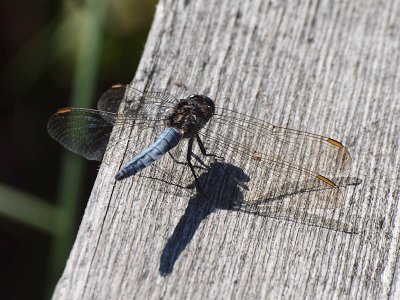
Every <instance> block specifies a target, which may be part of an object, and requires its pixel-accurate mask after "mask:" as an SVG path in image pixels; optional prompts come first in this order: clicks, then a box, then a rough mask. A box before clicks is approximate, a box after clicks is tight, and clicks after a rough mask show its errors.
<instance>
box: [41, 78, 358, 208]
mask: <svg viewBox="0 0 400 300" xmlns="http://www.w3.org/2000/svg"><path fill="white" fill-rule="evenodd" d="M123 100H124V101H123ZM47 130H48V133H49V134H50V136H51V137H52V138H53V139H55V140H56V141H57V142H59V143H60V144H61V145H62V146H64V147H65V148H66V149H68V150H70V151H72V152H74V153H76V154H78V155H81V156H83V157H84V158H86V159H88V160H96V161H103V162H105V160H106V158H105V153H106V150H107V149H110V150H109V151H113V149H114V148H118V147H119V146H121V145H123V147H125V148H124V149H125V150H126V156H127V157H128V159H129V161H128V162H127V163H126V164H125V165H124V166H123V167H122V168H121V169H120V170H119V171H118V172H117V173H116V174H115V180H117V181H120V180H124V179H126V178H128V177H130V176H135V175H136V174H138V175H143V177H146V176H148V177H147V178H153V179H160V180H166V181H170V180H172V179H175V178H176V179H177V181H181V182H186V181H187V182H190V181H191V182H193V178H194V181H195V182H196V185H197V186H198V188H199V189H200V190H201V189H202V188H201V186H200V185H204V183H203V182H201V183H200V182H199V180H198V178H199V177H200V176H202V175H204V174H205V173H207V172H208V171H209V170H210V166H211V165H213V163H214V162H216V161H219V162H222V163H220V164H218V165H219V166H221V165H224V164H225V165H226V166H234V167H235V169H239V170H241V171H242V172H243V173H244V174H246V178H248V179H247V182H239V181H240V180H238V179H237V178H234V180H236V181H237V182H236V183H237V186H238V187H239V189H238V190H240V198H241V199H242V200H243V202H244V203H249V204H251V205H256V206H257V205H269V206H271V207H273V206H274V205H275V206H279V207H280V206H282V205H285V206H287V207H289V208H290V207H298V208H302V209H307V208H310V207H313V208H316V209H321V208H322V209H329V208H337V207H340V206H341V205H342V204H343V195H342V193H341V191H340V189H339V187H338V185H337V184H336V183H335V182H334V180H333V179H330V177H329V176H333V177H334V176H336V175H337V174H339V173H340V172H343V171H344V170H346V169H347V168H348V167H349V165H350V164H351V157H350V154H349V151H348V150H347V149H346V147H345V146H344V145H343V144H342V143H340V142H339V141H337V140H335V139H333V138H329V137H325V136H322V135H317V134H313V133H308V132H305V131H299V130H295V129H289V128H285V127H280V126H275V125H273V124H271V123H268V122H266V121H265V120H263V119H259V118H255V117H252V116H248V115H246V114H242V113H240V112H237V111H235V110H232V109H230V108H227V107H217V106H216V105H215V103H214V101H213V100H212V99H211V98H209V97H208V96H205V95H198V94H193V95H189V96H188V97H186V98H183V99H178V98H176V97H174V96H173V95H171V94H169V93H165V92H151V91H145V92H142V91H140V90H138V89H135V88H134V87H133V86H132V85H114V86H112V87H111V88H110V89H109V90H108V91H106V92H105V93H104V94H103V95H102V96H101V98H100V99H99V101H98V103H97V109H86V108H72V107H66V108H61V109H59V110H58V111H57V112H56V113H55V114H53V115H52V116H51V117H50V119H49V121H48V125H47ZM124 130H125V131H126V130H131V135H132V136H133V138H121V136H124ZM140 137H141V138H142V140H145V141H147V140H148V139H149V137H152V138H153V139H154V140H155V141H154V143H153V144H151V145H150V146H147V145H145V144H144V143H143V142H140V141H139V140H140ZM112 159H113V158H111V160H112ZM226 170H227V172H226V174H224V175H220V176H219V177H218V178H212V179H211V181H209V184H210V185H212V187H213V188H215V187H217V186H222V185H223V182H224V180H227V178H229V177H230V178H232V176H233V177H234V175H233V174H231V173H232V172H229V168H228V167H227V169H226ZM146 172H147V173H146ZM219 174H221V172H219ZM331 178H332V177H331ZM232 190H237V189H232ZM310 193H316V195H314V196H312V195H308V194H310ZM305 194H307V195H308V196H306V195H305ZM286 196H287V197H286ZM285 198H288V199H290V201H283V200H282V199H285ZM282 203H285V204H282Z"/></svg>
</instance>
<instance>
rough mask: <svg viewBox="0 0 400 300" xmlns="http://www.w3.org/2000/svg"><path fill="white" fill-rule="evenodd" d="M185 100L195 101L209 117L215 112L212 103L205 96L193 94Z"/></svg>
mask: <svg viewBox="0 0 400 300" xmlns="http://www.w3.org/2000/svg"><path fill="white" fill-rule="evenodd" d="M186 100H192V101H196V102H197V103H198V104H199V105H200V107H202V108H204V109H205V110H206V111H207V114H209V115H210V116H212V115H213V114H214V112H215V104H214V101H213V100H212V99H211V98H209V97H207V96H204V95H196V94H193V95H190V96H189V97H187V99H186Z"/></svg>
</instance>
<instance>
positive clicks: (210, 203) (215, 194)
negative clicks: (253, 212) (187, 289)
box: [159, 162, 249, 276]
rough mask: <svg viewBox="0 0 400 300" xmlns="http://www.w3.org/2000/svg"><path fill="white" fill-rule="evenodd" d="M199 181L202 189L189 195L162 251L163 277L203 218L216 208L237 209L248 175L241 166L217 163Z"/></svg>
mask: <svg viewBox="0 0 400 300" xmlns="http://www.w3.org/2000/svg"><path fill="white" fill-rule="evenodd" d="M227 174H229V175H228V176H227ZM198 181H199V184H200V186H201V187H202V189H203V190H202V191H201V192H200V191H198V192H197V193H196V194H195V195H194V196H192V197H191V198H190V200H189V202H188V205H187V207H186V210H185V213H184V214H183V216H182V217H181V219H180V220H179V222H178V224H177V225H176V227H175V229H174V232H173V233H172V235H171V237H170V238H169V239H168V241H167V243H166V245H165V247H164V249H163V252H162V254H161V258H160V268H159V272H160V274H161V275H162V276H167V275H168V274H170V273H171V272H172V269H173V266H174V264H175V262H176V261H177V259H178V258H179V256H180V255H181V253H182V252H183V250H184V249H185V248H186V246H187V245H188V244H189V242H190V241H191V240H192V238H193V236H194V234H195V232H196V231H197V229H198V228H199V226H200V223H201V222H202V221H203V220H204V219H206V218H207V217H208V216H209V215H210V214H211V213H213V212H214V211H216V210H217V209H224V210H231V209H234V207H235V205H236V203H238V202H241V201H242V200H243V193H242V191H241V188H240V186H241V185H245V182H247V181H249V177H248V176H247V175H246V174H245V173H244V172H243V171H242V170H241V169H240V168H238V167H235V166H233V165H230V164H226V163H221V162H215V163H213V164H211V166H210V168H209V169H208V171H207V172H206V173H204V174H202V175H201V176H200V177H199V178H198ZM204 195H207V196H204ZM221 195H222V197H221Z"/></svg>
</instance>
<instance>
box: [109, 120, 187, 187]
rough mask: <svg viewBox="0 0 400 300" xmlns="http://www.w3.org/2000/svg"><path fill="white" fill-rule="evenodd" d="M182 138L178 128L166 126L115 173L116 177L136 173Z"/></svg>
mask: <svg viewBox="0 0 400 300" xmlns="http://www.w3.org/2000/svg"><path fill="white" fill-rule="evenodd" d="M181 138H182V134H181V133H180V131H179V130H178V129H176V128H173V127H168V128H165V129H164V130H163V132H162V133H161V134H160V136H159V137H158V139H157V140H156V141H155V142H154V143H153V144H152V145H150V146H149V147H148V148H147V149H145V150H143V151H142V152H141V153H140V154H139V155H137V156H135V157H134V158H133V159H132V160H131V161H130V162H129V163H128V164H126V165H125V166H124V167H123V168H122V169H121V170H120V171H119V172H118V173H117V175H115V179H116V180H122V179H124V178H127V177H129V176H133V175H135V174H136V173H138V172H139V171H141V170H143V169H144V168H146V167H147V166H149V165H150V164H152V163H153V162H155V161H156V160H158V159H160V158H161V156H163V155H164V154H165V153H167V152H168V151H169V150H171V149H172V148H174V147H175V146H176V145H178V143H179V141H180V140H181Z"/></svg>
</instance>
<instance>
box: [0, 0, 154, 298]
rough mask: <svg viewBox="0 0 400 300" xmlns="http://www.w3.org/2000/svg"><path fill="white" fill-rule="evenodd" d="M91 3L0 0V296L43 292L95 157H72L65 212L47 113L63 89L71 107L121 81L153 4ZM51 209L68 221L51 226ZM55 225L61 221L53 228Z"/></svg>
mask: <svg viewBox="0 0 400 300" xmlns="http://www.w3.org/2000/svg"><path fill="white" fill-rule="evenodd" d="M95 2H96V1H91V0H88V1H83V0H82V1H80V0H70V1H51V0H16V1H2V2H1V3H0V10H1V12H2V13H1V16H2V17H1V18H0V25H1V31H0V35H1V47H0V67H1V68H0V86H1V88H0V93H1V94H0V97H1V100H0V180H1V181H0V231H1V247H0V266H1V269H0V298H1V299H42V298H47V297H48V295H51V293H52V290H53V288H54V283H55V281H56V280H57V278H58V277H59V275H60V274H59V272H60V270H62V269H63V266H64V264H65V255H66V254H67V253H68V252H69V248H70V242H71V241H73V238H74V234H75V232H76V230H77V228H78V226H79V221H80V217H81V215H82V213H83V210H84V208H85V204H86V202H85V201H86V200H87V199H88V197H89V194H90V191H91V187H92V185H93V182H94V180H95V177H96V174H97V168H98V165H99V164H98V163H95V162H83V159H82V162H83V166H81V167H78V168H77V169H76V172H80V170H83V174H84V176H83V177H82V178H81V179H79V177H76V178H78V180H79V181H81V182H82V183H83V184H82V185H81V186H79V187H78V188H77V189H76V191H77V194H76V195H79V196H70V197H69V196H68V197H67V198H68V201H69V200H70V201H72V202H73V203H75V204H72V205H71V206H70V208H71V207H72V212H71V210H69V211H68V212H67V213H65V212H64V208H63V207H62V206H61V207H60V206H59V198H60V196H59V195H60V193H63V191H65V190H68V188H69V184H68V182H69V181H68V180H70V179H65V178H64V179H63V180H61V179H60V176H63V175H62V174H63V168H65V164H67V165H70V164H69V163H68V160H65V155H66V154H65V153H66V151H65V150H64V149H63V148H62V147H61V146H60V145H58V144H57V143H56V142H55V141H53V140H52V139H51V138H50V137H49V136H48V134H47V132H46V123H47V120H48V118H49V116H50V115H51V114H52V113H53V112H55V111H56V109H58V108H61V107H63V106H68V105H71V103H70V99H71V98H73V95H75V99H74V104H73V105H74V106H78V105H79V106H84V107H87V106H89V107H90V106H91V107H94V106H95V101H96V99H97V98H98V97H99V96H100V95H101V93H102V92H103V91H105V90H106V89H107V88H109V87H110V86H111V85H112V84H114V83H127V82H130V81H131V79H132V78H133V75H134V72H135V70H136V66H137V63H138V61H139V59H140V56H141V52H142V49H143V46H144V43H145V40H146V36H147V34H148V31H149V29H150V25H151V22H152V18H153V14H154V10H155V6H156V1H155V0H151V1H140V0H114V1H105V0H101V1H97V2H96V3H95ZM93 5H94V6H93ZM101 6H102V7H103V11H101V9H98V7H101ZM90 22H92V23H90ZM88 24H89V25H88ZM90 24H92V27H90V26H91V25H90ZM93 24H94V25H93ZM88 26H89V27H88ZM88 28H89V29H88ZM85 30H86V31H85ZM93 32H94V33H95V34H93ZM91 39H93V41H92V40H91ZM85 45H86V46H85ZM90 46H93V47H94V48H95V49H92V50H91V51H94V52H95V53H96V55H97V56H96V55H93V54H90V50H89V52H88V53H86V55H87V56H88V58H89V59H85V54H83V56H82V51H83V52H85V51H86V50H88V49H87V48H88V47H90ZM82 57H83V58H82ZM93 65H94V66H93ZM79 70H80V71H79ZM87 70H91V73H90V72H89V71H88V72H86V71H87ZM85 72H86V73H85ZM82 74H83V75H82ZM77 77H78V78H77ZM87 77H90V78H87ZM79 89H83V90H84V91H86V94H85V92H83V93H82V92H79ZM76 95H88V96H87V97H84V98H86V99H79V97H78V96H76ZM72 159H76V158H72ZM63 160H64V164H63V163H62V161H63ZM65 161H67V163H65ZM79 163H80V162H78V165H79ZM64 176H65V174H64ZM78 185H79V184H78ZM72 195H74V194H72ZM72 198H74V199H72ZM75 201H76V202H75ZM71 213H72V214H74V215H75V216H76V217H75V220H74V217H71ZM60 214H63V216H64V217H65V218H66V219H67V220H71V219H72V220H73V221H72V222H70V223H68V222H67V223H65V224H64V225H62V224H61V225H60V224H57V225H55V224H54V221H55V220H59V219H62V218H60ZM57 226H59V227H57ZM65 227H71V228H70V230H69V229H66V230H65V232H60V228H64V229H65ZM64 229H61V231H63V230H64ZM65 236H66V238H65ZM63 240H64V241H63ZM60 248H62V249H60ZM55 249H57V250H55Z"/></svg>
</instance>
